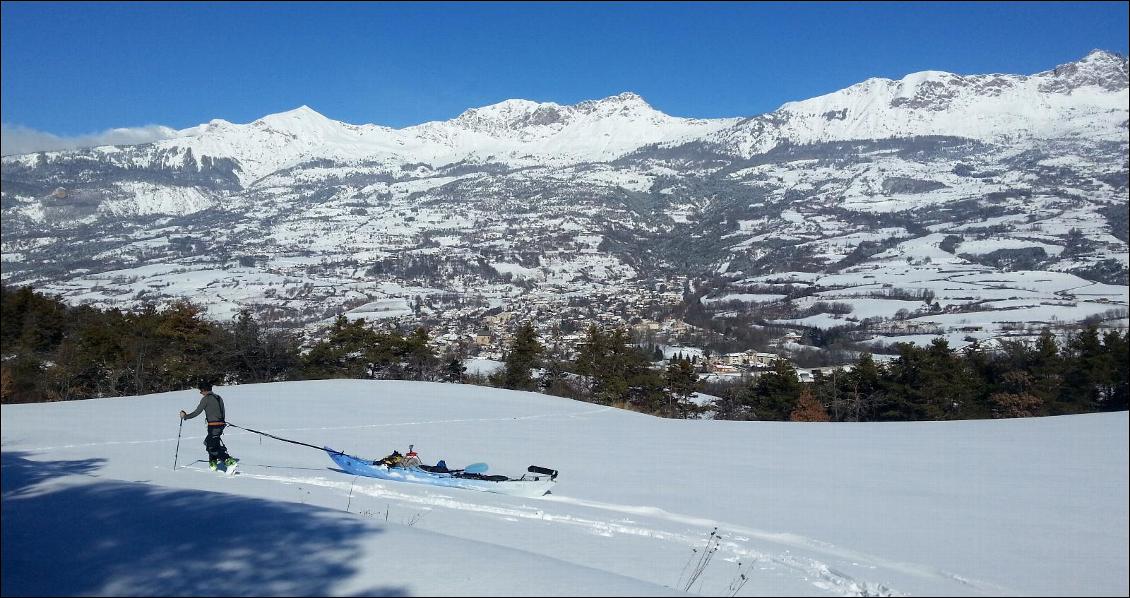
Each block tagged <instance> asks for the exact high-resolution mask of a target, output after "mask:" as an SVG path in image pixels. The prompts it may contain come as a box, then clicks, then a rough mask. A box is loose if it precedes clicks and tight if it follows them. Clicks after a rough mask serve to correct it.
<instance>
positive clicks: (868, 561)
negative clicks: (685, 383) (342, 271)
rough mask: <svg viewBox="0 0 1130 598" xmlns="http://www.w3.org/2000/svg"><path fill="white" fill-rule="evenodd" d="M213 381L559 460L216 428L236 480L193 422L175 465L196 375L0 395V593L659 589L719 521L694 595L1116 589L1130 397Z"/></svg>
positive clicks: (469, 443) (324, 410) (325, 424)
mask: <svg viewBox="0 0 1130 598" xmlns="http://www.w3.org/2000/svg"><path fill="white" fill-rule="evenodd" d="M217 391H218V392H219V393H220V394H221V395H223V396H224V397H225V399H226V402H227V405H228V412H229V417H230V420H231V421H232V422H233V423H235V424H237V425H241V426H245V427H249V428H254V429H258V430H263V431H266V432H270V433H272V434H276V435H279V436H282V437H286V438H292V439H295V440H300V441H303V442H309V443H313V444H320V443H327V444H330V445H332V446H334V447H335V448H340V449H342V450H345V451H347V452H352V453H356V454H362V455H365V456H380V455H383V454H385V453H387V452H388V451H389V450H390V449H392V448H399V449H401V450H402V451H403V450H404V449H405V448H406V447H407V445H408V444H409V443H414V444H415V445H416V447H417V450H419V451H420V452H421V454H422V456H423V457H424V458H425V459H426V460H428V461H434V460H436V459H440V458H443V459H446V460H447V461H448V463H450V464H465V463H469V462H472V461H487V462H489V463H490V464H491V469H492V470H493V471H496V472H500V473H517V472H520V471H523V470H524V469H525V467H526V466H527V465H530V464H539V465H546V466H551V467H554V468H557V469H559V470H561V472H562V473H561V477H560V479H559V483H558V485H557V488H556V489H555V490H554V493H553V494H552V495H549V496H547V497H544V498H542V499H522V498H515V497H508V496H502V495H495V494H487V493H481V492H472V491H463V490H452V489H440V488H431V487H425V486H417V485H410V484H397V483H394V482H384V481H380V480H372V479H365V478H360V479H354V478H352V477H350V476H347V475H344V474H342V473H339V472H337V471H335V470H333V469H331V467H332V463H331V462H330V460H329V459H328V458H326V456H325V455H324V454H323V453H321V452H319V451H316V450H314V449H311V448H309V447H304V446H299V445H294V444H286V443H282V442H279V441H276V440H272V439H269V438H261V437H259V436H257V435H253V434H250V433H248V432H244V431H241V430H229V432H228V433H227V434H226V438H227V444H228V446H229V448H230V449H231V451H232V453H233V454H235V455H236V456H239V457H241V458H242V459H243V463H242V465H241V470H242V472H243V473H242V474H241V475H239V476H236V477H230V478H229V477H225V476H223V475H221V474H215V473H211V472H208V471H207V470H206V468H205V467H204V465H203V463H202V462H201V461H200V460H199V459H200V458H202V457H203V455H204V452H203V447H202V446H201V441H202V428H203V422H202V421H200V420H199V419H198V420H192V421H189V422H186V423H185V426H184V428H183V436H182V438H181V441H180V449H179V450H180V452H179V467H178V468H177V469H176V470H175V471H174V470H173V469H172V465H173V458H174V451H175V450H176V446H177V431H178V430H177V423H178V420H177V418H176V412H177V411H178V410H179V409H189V408H192V407H194V406H195V404H196V399H197V397H198V394H197V393H195V392H193V391H183V392H175V393H167V394H162V395H154V396H148V397H133V398H119V399H102V400H90V401H80V402H71V403H55V404H40V405H5V406H3V408H2V415H3V422H4V425H3V435H2V436H3V488H4V495H3V513H4V517H3V572H4V575H3V594H4V595H5V596H7V595H31V594H39V593H43V594H101V595H106V594H113V595H151V594H155V595H185V594H191V595H283V594H286V595H323V594H333V595H357V594H367V595H373V594H413V595H471V594H474V595H541V594H568V595H616V594H620V595H661V594H665V593H666V594H670V593H677V592H676V591H675V590H681V589H683V587H684V586H685V585H686V579H687V577H688V575H689V570H690V569H691V568H693V562H691V561H692V557H693V558H697V557H696V556H695V554H694V553H693V552H692V548H699V549H701V548H702V547H703V546H704V545H705V542H706V538H707V536H708V535H709V533H710V531H711V530H712V529H713V528H714V527H715V526H717V528H718V532H719V533H720V534H721V535H722V542H721V544H720V546H719V550H718V552H717V553H715V554H714V556H713V560H712V561H711V562H710V563H709V564H708V566H707V567H706V569H705V572H704V573H703V574H702V576H701V578H700V579H699V582H698V583H696V584H695V585H694V586H693V587H692V589H691V592H692V593H694V594H702V595H730V594H731V593H732V590H731V589H730V588H731V584H732V583H733V582H734V581H735V580H736V579H738V575H739V572H744V573H745V574H746V575H747V577H748V582H747V583H746V585H745V586H744V587H743V588H741V590H740V592H739V593H738V594H739V595H811V596H828V595H832V596H852V595H946V596H951V595H972V596H980V595H1077V596H1085V595H1126V594H1127V592H1128V579H1130V576H1128V573H1127V561H1128V556H1130V555H1128V548H1127V545H1128V517H1127V502H1128V498H1130V497H1128V480H1127V476H1128V473H1127V471H1128V462H1130V460H1128V455H1127V441H1128V438H1127V436H1128V426H1127V424H1128V419H1127V414H1126V413H1117V414H1102V415H1086V416H1074V417H1058V418H1043V419H1030V420H1008V421H977V422H946V423H912V424H854V425H852V424H795V423H773V422H722V421H675V420H663V419H658V418H652V417H648V416H644V415H640V414H636V413H631V412H625V411H619V410H614V409H609V408H603V407H600V406H597V405H591V404H586V403H579V402H574V401H570V400H566V399H560V398H555V397H548V396H544V395H537V394H530V393H518V392H508V391H501V390H496V389H489V388H481V387H473V386H455V385H441V384H429V383H411V382H368V381H343V380H338V381H316V382H292V383H280V384H265V385H252V386H242V387H227V388H218V389H217ZM346 509H348V512H347V510H346ZM739 562H740V563H741V565H740V566H739V564H738V563H739ZM688 563H690V565H691V566H690V567H688V566H687V565H688Z"/></svg>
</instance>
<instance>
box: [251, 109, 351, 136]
mask: <svg viewBox="0 0 1130 598" xmlns="http://www.w3.org/2000/svg"><path fill="white" fill-rule="evenodd" d="M251 126H254V127H259V128H262V129H270V130H273V131H279V132H283V133H292V134H296V135H318V136H323V137H324V136H325V135H326V134H334V133H339V132H340V131H341V129H342V123H340V122H338V121H336V120H331V119H329V118H326V117H325V116H322V115H321V114H320V113H318V112H317V111H316V110H314V109H313V108H310V107H309V106H306V105H302V106H299V107H298V108H295V109H293V110H288V111H286V112H279V113H277V114H269V115H267V116H264V117H263V118H260V119H259V120H257V121H255V122H253V123H251Z"/></svg>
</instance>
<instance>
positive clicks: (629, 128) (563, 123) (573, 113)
mask: <svg viewBox="0 0 1130 598" xmlns="http://www.w3.org/2000/svg"><path fill="white" fill-rule="evenodd" d="M734 122H736V119H715V120H693V119H684V118H678V117H673V116H669V115H667V114H664V113H662V112H660V111H658V110H655V109H654V108H652V107H651V106H650V105H649V104H648V103H647V102H646V101H644V99H643V98H641V97H640V96H639V95H636V94H634V93H630V92H625V93H621V94H618V95H615V96H610V97H607V98H603V99H599V100H587V101H584V102H580V103H578V104H575V105H561V104H557V103H554V102H541V103H539V102H532V101H529V100H506V101H504V102H499V103H497V104H491V105H489V106H484V107H482V108H472V109H470V110H467V111H466V112H464V113H462V114H460V115H459V116H458V117H457V118H455V119H453V120H450V121H442V122H429V123H424V124H422V125H418V126H416V127H409V128H407V129H403V130H402V132H403V133H406V134H409V135H412V136H414V137H416V138H417V139H421V140H425V141H427V142H432V143H436V144H440V145H441V146H443V147H445V148H447V149H446V152H445V153H441V154H439V155H436V156H434V158H433V159H436V160H447V159H453V157H458V158H457V159H465V158H468V157H474V156H478V157H484V156H495V157H496V158H501V157H504V156H511V157H522V156H540V157H541V158H540V159H541V160H542V161H544V160H545V159H546V158H549V159H552V160H556V161H564V162H576V161H585V160H605V159H609V158H612V157H615V156H618V155H622V154H624V153H627V152H630V151H633V150H635V149H638V148H639V147H641V146H643V145H648V144H652V143H660V142H666V141H673V140H677V139H683V138H687V137H690V136H695V135H699V136H701V135H703V134H706V133H710V132H712V131H716V130H719V129H722V128H724V127H726V126H729V125H731V124H733V123H734Z"/></svg>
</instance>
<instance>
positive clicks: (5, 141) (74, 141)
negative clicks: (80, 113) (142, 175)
mask: <svg viewBox="0 0 1130 598" xmlns="http://www.w3.org/2000/svg"><path fill="white" fill-rule="evenodd" d="M0 132H2V135H0V146H2V152H0V153H2V154H3V155H5V156H9V155H13V154H27V153H31V152H43V151H55V150H70V149H78V148H82V147H96V146H99V145H134V144H138V143H149V142H152V141H158V140H161V139H168V138H169V137H175V136H177V135H178V132H177V130H176V129H171V128H169V127H166V126H162V125H146V126H144V127H133V128H124V129H107V130H105V131H102V132H100V133H90V134H87V135H78V136H76V137H60V136H58V135H54V134H51V133H45V132H43V131H37V130H35V129H32V128H29V127H25V126H23V125H11V124H8V123H4V124H3V125H2V129H0Z"/></svg>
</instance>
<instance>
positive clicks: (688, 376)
mask: <svg viewBox="0 0 1130 598" xmlns="http://www.w3.org/2000/svg"><path fill="white" fill-rule="evenodd" d="M664 382H665V383H666V385H667V392H668V394H669V396H670V397H671V401H670V403H669V407H668V409H667V411H668V417H676V416H678V417H681V418H683V419H686V418H687V415H688V413H690V412H691V411H693V410H694V409H695V406H694V405H693V404H692V403H691V402H690V397H691V395H693V394H694V393H695V392H697V391H698V387H699V382H698V374H696V373H695V371H694V368H693V367H692V366H691V362H689V361H687V360H686V359H681V360H677V361H673V362H672V363H671V364H670V365H668V366H667V371H666V373H665V376H664Z"/></svg>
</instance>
